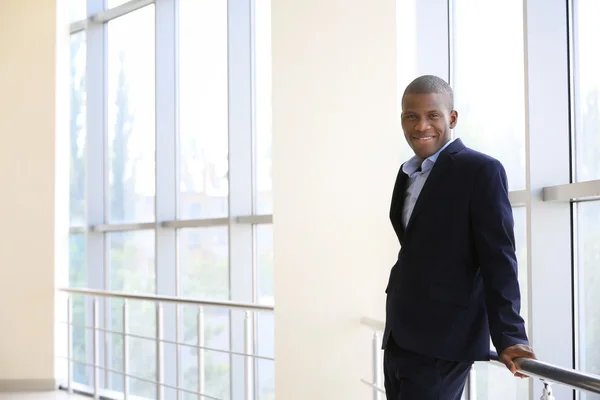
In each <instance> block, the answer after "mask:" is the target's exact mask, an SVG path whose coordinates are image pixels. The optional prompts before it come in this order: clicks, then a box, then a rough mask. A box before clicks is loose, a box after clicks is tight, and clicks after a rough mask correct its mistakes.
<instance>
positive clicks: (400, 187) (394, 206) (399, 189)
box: [390, 166, 408, 238]
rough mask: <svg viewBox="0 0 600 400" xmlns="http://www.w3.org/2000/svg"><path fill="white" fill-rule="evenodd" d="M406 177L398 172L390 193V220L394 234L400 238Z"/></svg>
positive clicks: (402, 230) (402, 228)
mask: <svg viewBox="0 0 600 400" xmlns="http://www.w3.org/2000/svg"><path fill="white" fill-rule="evenodd" d="M407 180H408V176H407V175H406V174H405V173H404V172H403V171H402V166H400V171H398V176H397V177H396V184H395V185H394V191H393V192H392V203H391V205H390V219H391V220H392V222H393V224H394V229H395V230H396V233H397V234H398V235H399V236H400V237H401V238H402V237H403V236H404V225H403V224H402V208H403V207H404V197H405V196H404V193H405V192H406V182H407Z"/></svg>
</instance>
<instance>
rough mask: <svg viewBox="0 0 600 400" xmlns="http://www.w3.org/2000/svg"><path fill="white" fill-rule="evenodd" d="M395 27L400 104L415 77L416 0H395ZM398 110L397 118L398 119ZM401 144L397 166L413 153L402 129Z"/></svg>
mask: <svg viewBox="0 0 600 400" xmlns="http://www.w3.org/2000/svg"><path fill="white" fill-rule="evenodd" d="M396 29H397V36H398V39H397V40H398V47H397V48H398V51H397V54H398V57H397V64H398V104H402V95H403V94H404V89H406V86H408V84H409V83H410V82H412V80H413V79H415V78H417V67H418V65H417V60H418V57H417V0H396ZM400 111H401V110H399V112H398V120H400ZM398 132H399V134H400V135H401V136H402V146H401V147H400V148H399V149H398V167H399V166H400V164H401V163H403V162H405V161H407V160H409V159H410V158H411V157H412V156H414V153H413V151H412V149H411V148H410V146H409V145H408V143H406V140H405V139H404V134H403V133H402V129H401V127H400V126H398Z"/></svg>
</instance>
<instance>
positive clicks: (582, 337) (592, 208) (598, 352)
mask: <svg viewBox="0 0 600 400" xmlns="http://www.w3.org/2000/svg"><path fill="white" fill-rule="evenodd" d="M576 218H577V219H576V222H577V236H576V238H577V240H576V243H577V249H576V251H577V253H576V254H577V272H578V282H579V284H578V290H577V298H578V304H577V311H578V320H579V326H578V336H579V343H580V345H579V348H580V351H579V368H581V369H582V370H583V371H585V372H589V373H593V374H600V290H598V288H600V268H598V266H599V265H600V229H599V227H600V201H593V202H582V203H577V204H576ZM583 398H584V397H583V395H582V399H583ZM586 398H587V399H590V398H592V397H591V396H588V397H586Z"/></svg>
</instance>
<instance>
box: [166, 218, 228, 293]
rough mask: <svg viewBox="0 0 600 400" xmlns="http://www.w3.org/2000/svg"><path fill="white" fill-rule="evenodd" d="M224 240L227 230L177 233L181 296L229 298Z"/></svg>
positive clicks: (226, 239) (219, 228)
mask: <svg viewBox="0 0 600 400" xmlns="http://www.w3.org/2000/svg"><path fill="white" fill-rule="evenodd" d="M228 240H229V238H228V230H227V227H215V228H190V229H180V230H179V235H178V250H179V251H178V253H179V265H180V267H179V271H180V274H181V275H180V276H181V279H180V282H181V284H180V295H181V296H182V297H188V298H189V297H192V298H201V299H219V300H228V299H229V242H228Z"/></svg>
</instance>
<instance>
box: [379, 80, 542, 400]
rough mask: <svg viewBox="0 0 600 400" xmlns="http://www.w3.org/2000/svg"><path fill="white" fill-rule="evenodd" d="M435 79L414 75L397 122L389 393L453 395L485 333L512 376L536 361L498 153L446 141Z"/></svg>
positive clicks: (387, 336) (442, 90)
mask: <svg viewBox="0 0 600 400" xmlns="http://www.w3.org/2000/svg"><path fill="white" fill-rule="evenodd" d="M453 103H454V101H453V92H452V89H451V88H450V86H449V85H448V84H447V83H446V82H445V81H444V80H442V79H440V78H438V77H436V76H431V75H425V76H421V77H419V78H417V79H415V80H414V81H413V82H412V83H410V84H409V85H408V87H407V88H406V90H405V92H404V95H403V97H402V129H403V131H404V136H405V137H406V141H407V142H408V144H409V146H410V147H411V148H412V150H413V151H414V153H415V156H414V157H413V158H411V159H410V160H408V161H407V162H406V163H404V164H403V165H402V167H401V168H400V171H399V173H398V177H397V179H396V184H395V186H394V191H393V195H392V203H391V210H390V219H391V222H392V225H393V227H394V230H395V232H396V235H397V236H398V240H399V241H400V245H401V250H400V253H399V254H398V261H397V262H396V264H395V265H394V266H393V268H392V270H391V272H390V278H389V282H388V285H387V289H386V293H387V301H386V327H385V332H384V335H383V348H384V349H385V350H384V371H385V389H386V395H387V398H388V399H390V400H391V399H393V400H429V399H436V400H437V399H441V400H458V399H460V397H461V394H462V391H463V389H464V386H465V381H466V378H467V375H468V372H469V369H470V368H471V365H472V364H473V362H474V361H479V360H481V361H483V360H489V352H490V336H491V338H492V341H493V344H494V347H495V348H496V350H497V352H498V354H500V355H501V361H502V362H504V363H505V364H506V366H507V367H508V368H509V369H510V370H511V372H512V373H513V374H515V375H517V376H520V375H519V374H518V373H517V369H516V366H515V364H514V362H513V360H514V359H515V358H519V357H529V358H535V355H534V352H533V350H532V349H531V348H530V347H529V345H528V339H527V335H526V333H525V326H524V322H523V319H522V318H521V316H520V315H519V312H520V291H519V283H518V281H517V259H516V255H515V243H514V232H513V216H512V208H511V205H510V202H509V199H508V189H507V179H506V173H505V170H504V168H503V166H502V164H500V162H498V161H497V160H495V159H493V158H492V157H489V156H487V155H484V154H482V153H479V152H476V151H474V150H471V149H469V148H467V147H465V145H464V144H463V143H462V141H461V140H460V139H455V140H452V138H451V129H453V128H454V127H455V126H456V123H457V120H458V113H457V111H456V110H454V104H453Z"/></svg>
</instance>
